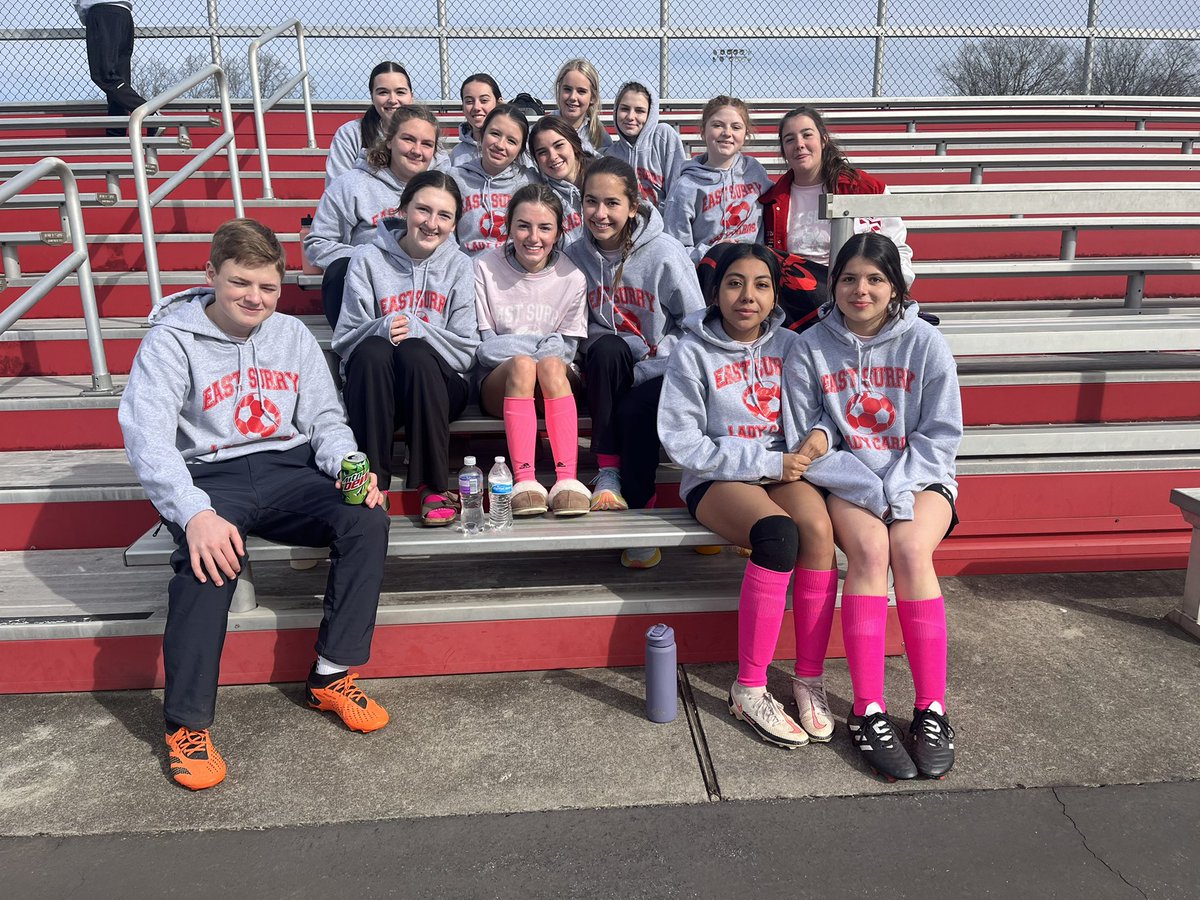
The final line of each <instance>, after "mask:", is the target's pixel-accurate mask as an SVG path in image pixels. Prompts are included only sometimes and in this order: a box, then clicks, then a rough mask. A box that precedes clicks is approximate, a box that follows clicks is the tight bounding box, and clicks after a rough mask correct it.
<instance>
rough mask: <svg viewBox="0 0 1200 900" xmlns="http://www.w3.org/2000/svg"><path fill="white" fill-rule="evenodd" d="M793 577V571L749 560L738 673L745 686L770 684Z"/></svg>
mask: <svg viewBox="0 0 1200 900" xmlns="http://www.w3.org/2000/svg"><path fill="white" fill-rule="evenodd" d="M791 577H792V573H791V572H776V571H774V570H772V569H764V568H763V567H762V566H756V565H755V564H754V563H752V562H748V563H746V574H745V576H743V578H742V595H741V599H739V600H738V676H737V680H738V681H739V682H741V683H742V684H743V685H745V686H746V687H765V686H766V684H767V666H769V665H770V664H771V660H772V659H774V658H775V645H776V644H777V643H779V626H780V625H782V624H783V610H784V608H785V607H786V606H787V586H788V580H789V579H790V578H791Z"/></svg>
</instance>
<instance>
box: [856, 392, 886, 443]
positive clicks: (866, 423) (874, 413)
mask: <svg viewBox="0 0 1200 900" xmlns="http://www.w3.org/2000/svg"><path fill="white" fill-rule="evenodd" d="M846 421H848V422H849V423H850V427H851V428H853V429H854V430H855V431H865V432H866V433H867V434H882V433H883V432H885V431H887V430H888V429H889V428H891V427H892V423H893V422H895V421H896V408H895V407H894V406H892V401H891V400H889V399H888V398H887V397H885V396H883V394H877V393H875V392H874V391H859V392H858V393H857V394H855V395H854V396H853V397H851V398H850V399H849V400H848V401H847V403H846Z"/></svg>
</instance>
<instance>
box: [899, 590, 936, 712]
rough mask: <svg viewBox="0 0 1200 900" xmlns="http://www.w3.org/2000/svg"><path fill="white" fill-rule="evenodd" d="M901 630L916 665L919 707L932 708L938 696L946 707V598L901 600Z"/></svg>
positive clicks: (914, 679)
mask: <svg viewBox="0 0 1200 900" xmlns="http://www.w3.org/2000/svg"><path fill="white" fill-rule="evenodd" d="M896 612H897V613H898V614H899V617H900V632H901V634H903V635H904V647H905V651H906V652H907V653H908V665H909V667H910V668H911V669H912V679H913V687H914V688H916V692H917V702H916V707H917V709H928V708H929V705H930V704H931V703H933V702H934V701H935V700H936V701H937V702H938V703H940V704H941V705H942V709H943V710H944V709H945V708H946V601H945V600H944V599H943V598H942V597H934V598H933V599H932V600H899V599H898V600H897V602H896Z"/></svg>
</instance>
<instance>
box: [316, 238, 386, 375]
mask: <svg viewBox="0 0 1200 900" xmlns="http://www.w3.org/2000/svg"><path fill="white" fill-rule="evenodd" d="M378 252H379V251H378V250H376V249H375V247H374V245H372V244H363V245H361V246H360V247H359V248H358V249H357V250H355V251H354V253H353V255H352V256H351V257H350V265H349V266H348V267H347V269H346V288H345V292H344V293H343V294H342V311H341V313H340V314H339V315H338V322H337V327H336V328H334V330H333V341H332V342H331V344H330V346H332V347H333V351H334V352H335V353H336V354H337V355H338V356H340V357H341V358H342V359H343V360H347V359H349V358H350V354H351V353H353V352H354V348H355V347H357V346H358V345H359V343H361V342H362V340H363V338H367V337H371V336H372V335H375V336H378V337H381V338H383V339H384V340H388V341H390V340H391V339H392V338H391V330H392V319H394V318H395V317H396V313H388V314H387V315H386V316H376V314H375V312H376V306H375V285H374V283H373V282H372V280H371V266H370V264H369V262H368V261H367V256H368V255H369V254H371V253H378Z"/></svg>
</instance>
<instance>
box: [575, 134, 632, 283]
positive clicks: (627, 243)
mask: <svg viewBox="0 0 1200 900" xmlns="http://www.w3.org/2000/svg"><path fill="white" fill-rule="evenodd" d="M599 175H612V176H613V177H615V178H619V179H620V180H621V187H622V188H623V189H624V191H625V196H626V198H628V200H629V205H630V207H631V208H632V209H633V214H632V215H631V216H630V217H629V218H628V219H626V220H625V227H624V228H622V229H621V262H620V264H619V265H618V266H617V271H616V272H615V273H614V274H613V283H612V288H611V289H610V290H611V291H612V292H613V293H616V290H617V288H618V287H620V285H621V276H622V275H623V274H624V272H625V261H626V260H627V259H629V254H630V253H632V252H633V235H634V234H635V233H636V231H637V227H638V218H639V216H640V215H641V195H640V193H639V191H638V180H637V173H636V172H635V171H634V170H633V166H631V165H629V163H627V162H625V161H624V160H621V159H617V158H616V157H615V156H602V157H600V158H599V159H598V160H596V161H595V162H594V163H592V165H591V167H590V168H589V169H588V173H587V179H585V184H584V190H585V191H586V190H587V184H586V182H587V181H590V180H591V179H593V178H595V177H597V176H599Z"/></svg>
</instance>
